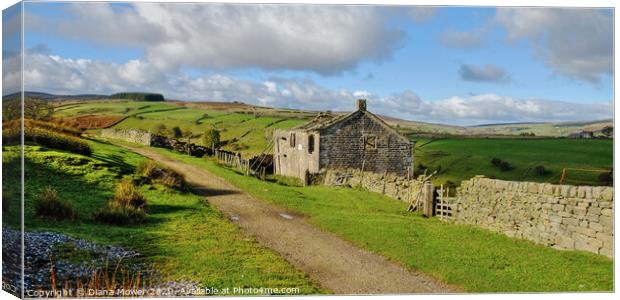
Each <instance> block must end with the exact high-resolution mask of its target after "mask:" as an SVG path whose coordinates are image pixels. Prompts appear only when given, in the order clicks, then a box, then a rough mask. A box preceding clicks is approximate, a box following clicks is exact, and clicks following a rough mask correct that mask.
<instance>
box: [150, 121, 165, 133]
mask: <svg viewBox="0 0 620 300" xmlns="http://www.w3.org/2000/svg"><path fill="white" fill-rule="evenodd" d="M150 131H151V133H152V134H157V135H166V125H164V124H163V123H158V124H155V125H153V127H151V130H150Z"/></svg>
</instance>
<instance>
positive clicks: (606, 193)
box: [601, 187, 614, 201]
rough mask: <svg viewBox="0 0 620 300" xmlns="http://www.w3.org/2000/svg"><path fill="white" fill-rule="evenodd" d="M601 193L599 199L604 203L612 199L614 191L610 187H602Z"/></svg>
mask: <svg viewBox="0 0 620 300" xmlns="http://www.w3.org/2000/svg"><path fill="white" fill-rule="evenodd" d="M602 189H603V190H602V191H601V199H603V200H605V201H612V200H613V198H614V189H613V188H611V187H604V188H602Z"/></svg>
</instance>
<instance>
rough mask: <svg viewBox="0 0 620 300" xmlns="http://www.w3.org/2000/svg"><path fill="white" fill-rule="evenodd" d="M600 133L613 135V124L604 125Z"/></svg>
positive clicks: (608, 135)
mask: <svg viewBox="0 0 620 300" xmlns="http://www.w3.org/2000/svg"><path fill="white" fill-rule="evenodd" d="M601 133H602V134H603V135H605V136H606V137H608V138H609V137H612V136H613V135H614V127H613V126H605V127H603V129H601Z"/></svg>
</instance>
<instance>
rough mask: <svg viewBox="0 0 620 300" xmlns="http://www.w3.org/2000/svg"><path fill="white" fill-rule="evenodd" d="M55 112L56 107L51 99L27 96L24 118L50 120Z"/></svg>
mask: <svg viewBox="0 0 620 300" xmlns="http://www.w3.org/2000/svg"><path fill="white" fill-rule="evenodd" d="M53 113H54V107H53V106H52V104H51V103H50V102H49V101H45V100H41V99H35V98H25V99H24V118H26V119H33V120H49V118H50V117H51V116H52V114H53Z"/></svg>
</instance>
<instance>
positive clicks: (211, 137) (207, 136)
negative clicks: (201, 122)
mask: <svg viewBox="0 0 620 300" xmlns="http://www.w3.org/2000/svg"><path fill="white" fill-rule="evenodd" d="M202 144H203V145H205V146H207V147H210V148H219V147H220V144H221V142H220V132H219V131H218V130H216V129H212V128H211V129H207V131H205V133H204V135H203V136H202Z"/></svg>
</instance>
